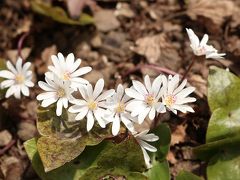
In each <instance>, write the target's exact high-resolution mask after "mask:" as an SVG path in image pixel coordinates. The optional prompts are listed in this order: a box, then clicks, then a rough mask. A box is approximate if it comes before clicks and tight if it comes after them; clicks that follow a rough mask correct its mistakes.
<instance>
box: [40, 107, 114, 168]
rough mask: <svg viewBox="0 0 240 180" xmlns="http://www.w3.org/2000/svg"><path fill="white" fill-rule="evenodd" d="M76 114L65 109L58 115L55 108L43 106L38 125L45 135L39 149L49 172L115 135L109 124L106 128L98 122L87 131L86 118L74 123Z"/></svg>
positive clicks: (41, 132)
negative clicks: (86, 148) (88, 147)
mask: <svg viewBox="0 0 240 180" xmlns="http://www.w3.org/2000/svg"><path fill="white" fill-rule="evenodd" d="M73 118H74V116H73V114H70V113H68V112H67V111H66V110H64V111H63V114H62V116H60V117H58V116H56V114H55V107H54V106H53V107H50V108H49V109H47V108H40V109H39V111H38V120H37V128H38V130H39V133H40V134H41V135H42V136H41V137H39V139H38V141H37V148H38V152H39V155H40V157H41V160H42V162H43V165H44V169H45V171H46V172H47V171H51V170H53V169H56V168H58V167H61V166H63V165H64V164H65V163H67V162H70V161H71V160H73V159H74V158H76V157H77V156H79V155H80V154H81V153H82V152H83V150H84V149H85V147H86V146H94V145H97V144H99V143H100V142H102V140H103V139H105V138H108V137H112V135H111V131H110V128H109V127H106V128H105V129H102V128H101V127H99V126H98V125H97V124H95V126H94V127H93V129H92V130H91V131H90V132H87V131H86V119H84V120H82V121H79V122H77V123H73V122H72V119H73Z"/></svg>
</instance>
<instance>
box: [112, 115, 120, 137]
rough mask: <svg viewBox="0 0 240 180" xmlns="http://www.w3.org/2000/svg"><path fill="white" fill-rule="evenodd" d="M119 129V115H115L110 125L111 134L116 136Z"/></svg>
mask: <svg viewBox="0 0 240 180" xmlns="http://www.w3.org/2000/svg"><path fill="white" fill-rule="evenodd" d="M119 129H120V119H119V115H116V116H115V118H114V120H113V124H112V134H113V135H114V136H116V135H117V134H118V132H119Z"/></svg>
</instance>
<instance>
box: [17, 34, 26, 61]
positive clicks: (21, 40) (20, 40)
mask: <svg viewBox="0 0 240 180" xmlns="http://www.w3.org/2000/svg"><path fill="white" fill-rule="evenodd" d="M28 35H29V32H26V33H24V34H23V35H22V36H21V37H20V39H19V41H18V56H19V57H20V58H22V59H23V56H22V46H23V43H24V40H25V39H26V38H27V36H28ZM23 60H24V59H23Z"/></svg>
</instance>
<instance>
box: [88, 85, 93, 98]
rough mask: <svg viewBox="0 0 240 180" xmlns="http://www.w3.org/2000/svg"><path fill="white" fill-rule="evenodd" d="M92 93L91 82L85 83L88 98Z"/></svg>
mask: <svg viewBox="0 0 240 180" xmlns="http://www.w3.org/2000/svg"><path fill="white" fill-rule="evenodd" d="M92 95H93V87H92V85H91V84H88V85H87V96H88V98H89V99H90V98H92Z"/></svg>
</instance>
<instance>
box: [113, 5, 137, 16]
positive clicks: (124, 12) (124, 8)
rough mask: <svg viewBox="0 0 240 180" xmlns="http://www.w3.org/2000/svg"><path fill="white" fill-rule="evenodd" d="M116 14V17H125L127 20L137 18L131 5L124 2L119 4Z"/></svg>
mask: <svg viewBox="0 0 240 180" xmlns="http://www.w3.org/2000/svg"><path fill="white" fill-rule="evenodd" d="M114 14H115V15H116V16H123V17H127V18H133V17H134V16H135V14H134V12H133V11H132V10H131V8H130V7H129V4H128V3H124V2H119V3H117V6H116V10H115V12H114Z"/></svg>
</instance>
